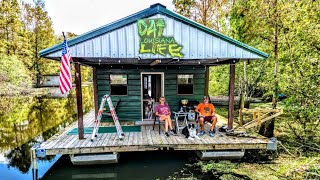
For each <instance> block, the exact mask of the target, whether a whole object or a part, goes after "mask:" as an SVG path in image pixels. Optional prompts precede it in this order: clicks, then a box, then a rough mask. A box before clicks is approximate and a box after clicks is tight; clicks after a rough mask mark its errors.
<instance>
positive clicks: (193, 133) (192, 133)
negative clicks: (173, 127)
mask: <svg viewBox="0 0 320 180" xmlns="http://www.w3.org/2000/svg"><path fill="white" fill-rule="evenodd" d="M182 134H183V135H185V137H186V138H188V139H190V140H194V138H196V139H200V138H199V136H197V130H196V128H195V127H194V124H188V125H187V126H186V127H184V128H183V129H182Z"/></svg>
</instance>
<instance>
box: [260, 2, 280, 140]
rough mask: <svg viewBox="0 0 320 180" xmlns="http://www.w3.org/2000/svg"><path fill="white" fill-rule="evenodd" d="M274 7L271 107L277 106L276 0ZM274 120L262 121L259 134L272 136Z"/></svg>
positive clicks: (277, 29)
mask: <svg viewBox="0 0 320 180" xmlns="http://www.w3.org/2000/svg"><path fill="white" fill-rule="evenodd" d="M274 8H275V20H274V21H275V22H274V27H275V28H274V29H275V32H274V49H273V51H274V56H275V57H274V58H275V59H274V61H275V62H274V72H273V75H274V87H273V93H272V108H273V109H276V108H277V94H278V64H279V62H278V36H279V27H278V18H279V16H278V15H279V14H278V10H277V0H275V1H274ZM274 122H275V118H273V119H272V120H271V121H267V122H265V123H263V124H262V125H261V127H260V130H259V134H261V135H263V136H265V137H273V136H274V134H273V131H274Z"/></svg>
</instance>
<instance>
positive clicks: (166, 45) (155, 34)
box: [138, 18, 183, 58]
mask: <svg viewBox="0 0 320 180" xmlns="http://www.w3.org/2000/svg"><path fill="white" fill-rule="evenodd" d="M165 27H166V23H165V21H164V19H163V18H157V19H141V20H138V32H139V37H140V50H139V53H140V54H145V53H151V54H160V55H162V56H166V55H169V56H170V57H178V58H182V57H183V54H182V53H181V50H182V45H180V44H178V43H177V42H176V40H175V39H174V37H173V36H163V31H164V28H165Z"/></svg>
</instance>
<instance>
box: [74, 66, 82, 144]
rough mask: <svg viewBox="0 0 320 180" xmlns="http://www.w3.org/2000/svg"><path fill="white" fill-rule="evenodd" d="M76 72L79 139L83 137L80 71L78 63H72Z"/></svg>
mask: <svg viewBox="0 0 320 180" xmlns="http://www.w3.org/2000/svg"><path fill="white" fill-rule="evenodd" d="M74 66H75V70H76V74H75V79H76V96H77V110H78V135H79V139H84V129H83V110H82V109H83V108H82V89H81V71H80V63H79V62H76V63H74Z"/></svg>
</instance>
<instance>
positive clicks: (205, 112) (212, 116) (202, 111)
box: [196, 96, 218, 137]
mask: <svg viewBox="0 0 320 180" xmlns="http://www.w3.org/2000/svg"><path fill="white" fill-rule="evenodd" d="M196 112H198V113H199V117H200V128H201V129H200V132H199V135H200V136H202V135H204V134H205V132H204V122H205V121H207V122H210V123H211V129H210V131H209V135H210V136H211V137H213V136H214V135H215V127H216V124H217V120H218V118H217V116H216V113H215V112H214V106H213V104H211V103H209V98H208V97H207V96H204V97H203V103H200V104H199V105H198V107H197V109H196Z"/></svg>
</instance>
